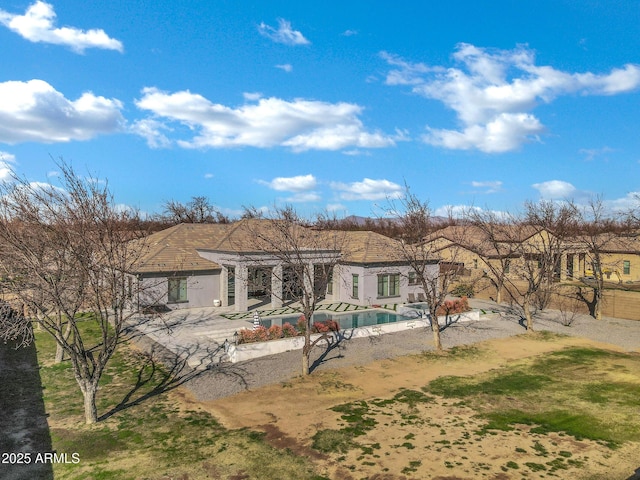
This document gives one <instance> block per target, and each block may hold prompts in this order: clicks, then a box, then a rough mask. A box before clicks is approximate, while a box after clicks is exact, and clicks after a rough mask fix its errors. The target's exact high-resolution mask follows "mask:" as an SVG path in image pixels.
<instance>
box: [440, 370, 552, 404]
mask: <svg viewBox="0 0 640 480" xmlns="http://www.w3.org/2000/svg"><path fill="white" fill-rule="evenodd" d="M551 382H552V379H551V378H550V377H549V376H546V375H537V374H531V373H527V372H523V371H504V372H501V373H500V374H498V375H496V376H495V377H493V378H489V379H487V380H484V381H480V382H478V381H477V380H475V379H472V378H465V377H454V376H447V377H440V378H437V379H435V380H433V381H432V382H431V383H429V387H428V391H429V392H431V393H434V394H436V395H440V396H442V397H447V398H449V397H463V398H464V397H467V396H470V395H479V394H485V395H511V394H515V393H525V392H531V391H534V390H540V389H541V388H543V387H544V386H545V385H546V384H548V383H551Z"/></svg>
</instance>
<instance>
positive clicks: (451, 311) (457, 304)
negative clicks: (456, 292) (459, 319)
mask: <svg viewBox="0 0 640 480" xmlns="http://www.w3.org/2000/svg"><path fill="white" fill-rule="evenodd" d="M469 310H470V308H469V300H468V299H467V297H462V298H459V299H456V300H445V302H444V304H443V305H441V306H440V308H438V312H437V313H438V315H455V314H457V313H463V312H468V311H469Z"/></svg>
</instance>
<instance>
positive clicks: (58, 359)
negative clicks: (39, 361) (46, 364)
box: [53, 342, 64, 363]
mask: <svg viewBox="0 0 640 480" xmlns="http://www.w3.org/2000/svg"><path fill="white" fill-rule="evenodd" d="M63 357H64V350H63V349H62V345H60V342H56V356H55V358H54V360H53V363H62V359H63Z"/></svg>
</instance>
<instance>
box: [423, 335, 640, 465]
mask: <svg viewBox="0 0 640 480" xmlns="http://www.w3.org/2000/svg"><path fill="white" fill-rule="evenodd" d="M630 372H640V355H638V354H634V353H621V352H613V351H608V350H603V349H597V348H581V347H580V348H566V349H564V350H560V351H557V352H552V353H548V354H545V355H541V356H539V357H536V358H535V359H532V360H526V361H522V362H520V363H517V364H514V365H511V366H508V367H503V368H500V369H497V370H494V371H491V372H487V373H485V374H482V375H476V376H474V377H457V376H445V377H440V378H437V379H435V380H433V381H431V382H430V383H429V384H428V385H427V386H426V387H423V391H424V392H426V393H428V394H433V395H438V396H441V397H445V398H459V399H461V400H462V401H464V403H465V405H467V406H469V407H471V408H473V409H475V410H476V411H477V412H478V415H479V416H480V417H481V418H484V419H486V421H487V423H486V425H485V426H484V427H483V428H482V429H481V430H480V431H479V432H477V433H479V434H486V433H488V432H490V431H491V430H512V429H514V428H515V426H516V425H518V424H524V425H530V426H532V427H533V428H532V430H531V431H532V432H534V433H542V434H546V433H550V432H565V433H567V434H569V435H572V436H574V437H575V438H577V439H589V440H595V441H598V442H601V443H603V444H606V445H607V446H609V447H611V448H615V447H616V446H617V445H619V444H621V443H623V442H626V441H640V425H639V424H638V423H637V422H633V421H631V419H632V418H634V415H636V414H637V411H638V408H639V407H640V375H638V374H635V376H634V375H633V374H632V373H630ZM559 405H562V406H563V407H564V408H558V406H559ZM555 468H556V469H557V468H560V467H558V466H555Z"/></svg>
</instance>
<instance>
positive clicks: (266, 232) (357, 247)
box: [138, 219, 402, 273]
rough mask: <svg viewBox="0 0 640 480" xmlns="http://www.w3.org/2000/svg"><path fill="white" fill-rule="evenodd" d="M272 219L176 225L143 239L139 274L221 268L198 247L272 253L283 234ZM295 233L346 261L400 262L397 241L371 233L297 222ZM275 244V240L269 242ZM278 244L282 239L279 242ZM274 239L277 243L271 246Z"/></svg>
mask: <svg viewBox="0 0 640 480" xmlns="http://www.w3.org/2000/svg"><path fill="white" fill-rule="evenodd" d="M273 222H274V221H273V220H261V219H244V220H240V221H238V222H234V223H231V224H180V225H175V226H173V227H170V228H167V229H166V230H162V231H160V232H156V233H154V234H152V235H150V236H148V237H146V238H145V239H143V242H144V246H145V248H146V250H147V251H146V253H145V255H144V256H143V259H142V261H141V262H140V267H139V268H138V272H140V273H152V272H170V271H204V270H212V269H217V268H220V265H218V264H217V263H214V262H211V261H209V260H206V259H204V258H203V257H201V256H200V255H199V254H198V252H197V250H210V251H220V252H236V253H256V252H268V251H275V250H274V249H275V248H278V247H279V246H280V245H281V243H282V240H279V239H282V238H283V233H282V230H281V228H280V227H279V226H278V225H276V224H274V223H273ZM285 228H287V229H288V228H289V227H288V226H285ZM293 228H295V231H291V230H287V233H286V234H287V235H293V236H295V237H296V238H297V241H298V242H299V243H298V245H299V246H301V247H302V248H303V249H304V248H306V249H309V250H318V249H323V250H327V251H332V250H340V251H341V252H342V261H344V262H346V263H363V264H369V263H385V262H387V263H388V262H398V261H402V251H401V249H400V245H399V242H398V241H397V240H394V239H391V238H389V237H386V236H384V235H380V234H378V233H374V232H369V231H348V232H343V231H340V232H338V231H316V230H312V229H309V228H305V227H301V226H295V227H293ZM272 242H273V243H272ZM278 242H280V243H278ZM274 243H277V244H278V245H277V246H274Z"/></svg>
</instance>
